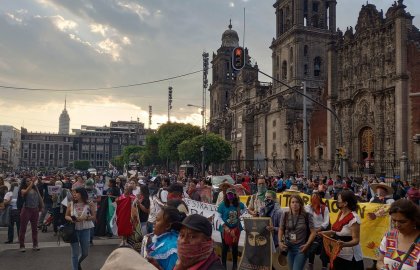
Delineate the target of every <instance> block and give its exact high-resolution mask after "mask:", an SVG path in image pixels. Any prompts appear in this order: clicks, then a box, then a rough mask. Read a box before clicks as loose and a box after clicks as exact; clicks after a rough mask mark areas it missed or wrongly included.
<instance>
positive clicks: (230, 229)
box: [217, 188, 245, 270]
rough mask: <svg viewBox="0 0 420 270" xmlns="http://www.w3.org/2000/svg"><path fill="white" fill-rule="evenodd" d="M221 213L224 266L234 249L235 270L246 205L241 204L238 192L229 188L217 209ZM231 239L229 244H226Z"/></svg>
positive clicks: (220, 229) (220, 227) (234, 269)
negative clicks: (230, 251) (241, 220)
mask: <svg viewBox="0 0 420 270" xmlns="http://www.w3.org/2000/svg"><path fill="white" fill-rule="evenodd" d="M217 212H218V213H219V222H220V226H219V231H220V233H221V237H222V264H223V266H224V267H225V268H226V260H227V253H228V251H229V249H230V248H232V262H233V267H232V269H233V270H236V269H237V267H238V241H239V236H240V233H241V231H242V229H243V228H242V225H241V222H240V216H241V214H243V213H244V212H245V205H244V204H243V203H241V202H239V198H238V196H236V190H235V189H234V188H229V189H228V190H226V196H225V199H224V201H223V202H222V203H220V204H219V206H218V208H217ZM228 239H229V242H231V243H226V242H227V240H228Z"/></svg>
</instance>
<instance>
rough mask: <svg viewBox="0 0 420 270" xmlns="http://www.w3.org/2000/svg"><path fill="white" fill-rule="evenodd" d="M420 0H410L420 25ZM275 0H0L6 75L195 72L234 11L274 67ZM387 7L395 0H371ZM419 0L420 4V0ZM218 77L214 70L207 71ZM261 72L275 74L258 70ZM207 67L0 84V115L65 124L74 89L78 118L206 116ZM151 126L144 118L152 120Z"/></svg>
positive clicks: (4, 78)
mask: <svg viewBox="0 0 420 270" xmlns="http://www.w3.org/2000/svg"><path fill="white" fill-rule="evenodd" d="M418 1H419V0H405V1H404V3H405V4H406V5H407V6H408V10H409V11H410V12H411V14H412V15H414V16H415V19H414V24H415V25H416V26H417V27H419V26H420V5H418ZM274 2H275V1H274V0H19V1H16V0H0V37H1V38H0V85H2V86H14V87H28V88H43V89H45V88H49V89H80V88H100V87H110V86H118V85H127V84H136V83H142V82H148V81H154V80H159V79H164V78H168V77H173V76H176V75H180V74H184V73H189V72H194V71H197V70H200V69H201V68H202V56H201V55H202V53H203V51H207V52H209V53H210V55H211V54H212V52H213V51H216V50H217V49H218V48H219V47H220V45H221V35H222V33H223V31H225V30H226V29H227V26H228V24H229V19H230V18H231V19H232V24H233V28H234V29H235V30H237V31H238V34H239V36H240V44H242V37H243V9H244V8H246V20H247V22H246V39H245V46H246V47H248V48H249V51H250V54H251V56H252V57H253V58H254V59H255V60H256V61H257V62H258V64H259V67H260V68H261V69H262V70H263V71H265V72H268V73H270V71H271V51H270V49H269V45H270V43H271V40H272V38H273V36H274V34H275V14H274V8H273V7H272V5H273V3H274ZM337 2H338V5H337V18H338V19H337V26H338V27H340V28H341V29H345V28H346V27H347V26H350V25H351V26H354V25H355V23H356V20H357V16H358V13H359V11H360V8H361V5H362V4H365V3H366V0H338V1H337ZM369 2H371V3H374V4H375V5H376V6H377V8H378V9H383V10H384V12H386V10H387V9H388V7H389V6H390V5H391V4H392V3H393V1H391V0H370V1H369ZM415 3H416V4H415ZM209 76H210V77H209V80H210V78H211V72H210V74H209ZM260 80H262V81H269V79H267V78H262V77H260ZM201 85H202V74H201V73H196V74H194V75H191V76H188V77H184V78H180V79H173V80H170V81H165V82H160V83H156V84H149V85H144V86H137V87H131V88H119V89H113V90H101V91H73V92H59V91H55V92H48V91H22V90H11V89H2V88H0V108H1V109H0V124H8V125H13V126H15V127H17V128H20V127H21V126H24V127H25V128H28V129H29V130H30V131H48V132H57V131H58V117H59V115H60V113H61V111H62V109H63V106H64V98H65V96H66V95H67V110H68V112H69V114H70V118H71V122H70V125H71V128H79V127H80V126H81V125H82V124H85V125H109V123H110V121H116V120H130V119H133V120H136V119H137V118H139V119H140V121H142V122H145V123H147V122H148V106H149V105H151V106H153V120H152V121H153V124H152V127H153V128H155V127H157V125H158V123H163V122H165V121H166V120H167V93H168V86H172V87H173V89H174V94H173V97H174V103H173V107H174V108H173V111H172V119H171V120H172V121H179V122H188V123H195V124H197V125H200V124H201V115H200V113H199V109H197V108H192V107H187V106H186V105H187V104H188V103H190V104H196V105H200V104H201V93H202V88H201V87H202V86H201ZM146 127H147V124H146Z"/></svg>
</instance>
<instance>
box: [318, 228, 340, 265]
mask: <svg viewBox="0 0 420 270" xmlns="http://www.w3.org/2000/svg"><path fill="white" fill-rule="evenodd" d="M322 241H323V244H324V249H325V253H326V254H327V255H328V257H329V258H330V269H334V264H333V262H334V260H335V258H337V256H338V254H340V251H341V248H340V245H339V244H338V241H337V240H334V239H332V238H331V237H328V236H326V235H324V234H322Z"/></svg>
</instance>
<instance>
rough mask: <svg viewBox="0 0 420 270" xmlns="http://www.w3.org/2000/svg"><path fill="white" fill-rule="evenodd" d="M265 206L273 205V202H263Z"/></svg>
mask: <svg viewBox="0 0 420 270" xmlns="http://www.w3.org/2000/svg"><path fill="white" fill-rule="evenodd" d="M264 203H265V206H269V205H272V204H274V202H273V200H264Z"/></svg>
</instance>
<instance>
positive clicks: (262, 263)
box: [238, 218, 273, 270]
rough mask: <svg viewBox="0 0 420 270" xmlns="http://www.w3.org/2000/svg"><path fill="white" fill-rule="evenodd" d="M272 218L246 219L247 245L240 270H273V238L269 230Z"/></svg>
mask: <svg viewBox="0 0 420 270" xmlns="http://www.w3.org/2000/svg"><path fill="white" fill-rule="evenodd" d="M270 224H271V219H270V218H244V225H245V245H244V250H243V255H242V256H241V261H240V263H239V268H238V269H240V270H254V269H257V270H271V265H272V259H273V258H272V247H273V238H272V237H271V233H270V232H269V231H268V230H267V226H270Z"/></svg>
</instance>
